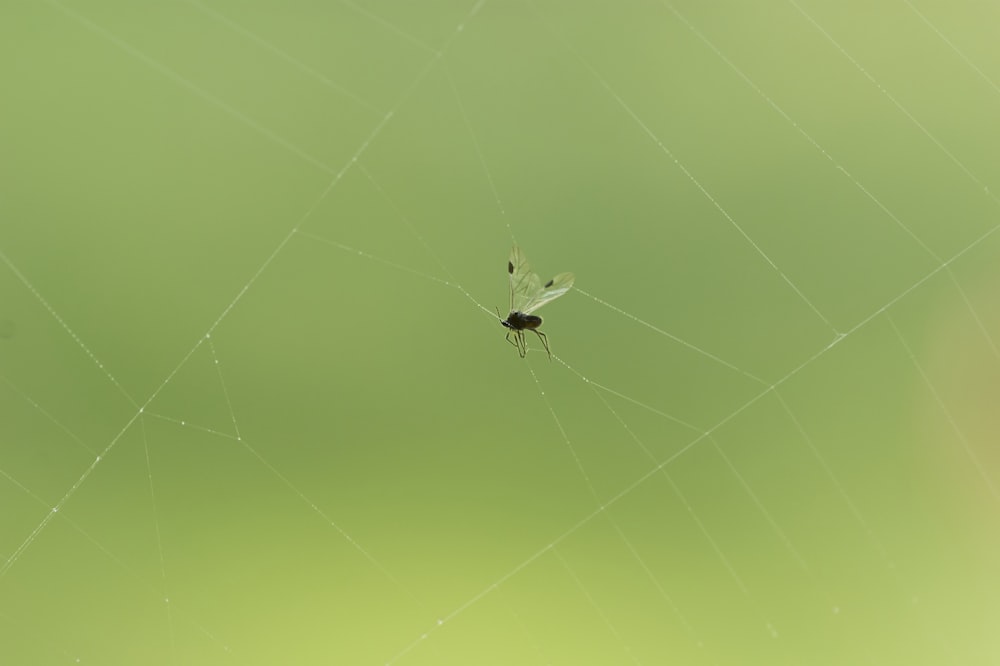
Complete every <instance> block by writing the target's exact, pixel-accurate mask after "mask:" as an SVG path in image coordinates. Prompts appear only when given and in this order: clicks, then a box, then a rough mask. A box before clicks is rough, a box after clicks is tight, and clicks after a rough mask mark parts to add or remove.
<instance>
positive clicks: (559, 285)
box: [521, 273, 576, 314]
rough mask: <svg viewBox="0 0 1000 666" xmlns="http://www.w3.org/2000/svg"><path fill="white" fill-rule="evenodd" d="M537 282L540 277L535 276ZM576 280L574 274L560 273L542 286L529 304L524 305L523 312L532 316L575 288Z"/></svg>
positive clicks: (529, 300) (530, 299)
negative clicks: (571, 288) (574, 282)
mask: <svg viewBox="0 0 1000 666" xmlns="http://www.w3.org/2000/svg"><path fill="white" fill-rule="evenodd" d="M532 277H534V278H535V281H536V282H537V281H538V276H537V275H533V276H532ZM574 279H576V276H574V275H573V274H572V273H560V274H559V275H557V276H555V277H554V278H552V279H551V280H549V281H548V282H546V283H545V284H544V285H541V286H540V287H539V288H538V290H537V291H536V292H535V295H534V296H532V297H531V298H529V299H528V302H527V303H525V304H524V306H523V308H522V309H521V312H523V313H524V314H531V313H532V312H534V311H535V310H537V309H538V308H540V307H542V306H543V305H545V304H546V303H548V302H549V301H554V300H555V299H557V298H559V297H560V296H562V295H563V294H565V293H566V292H567V291H569V290H570V287H572V286H573V280H574Z"/></svg>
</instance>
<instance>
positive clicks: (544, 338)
mask: <svg viewBox="0 0 1000 666" xmlns="http://www.w3.org/2000/svg"><path fill="white" fill-rule="evenodd" d="M531 331H532V332H533V333H534V334H535V335H537V336H538V339H539V340H541V341H542V346H543V347H545V353H546V354H548V355H549V360H550V361H551V360H552V352H551V351H550V350H549V338H548V336H547V335H545V334H544V333H542V332H541V331H538V330H535V329H531Z"/></svg>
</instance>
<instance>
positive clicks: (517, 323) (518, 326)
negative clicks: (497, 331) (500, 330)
mask: <svg viewBox="0 0 1000 666" xmlns="http://www.w3.org/2000/svg"><path fill="white" fill-rule="evenodd" d="M500 323H501V324H503V325H504V326H506V327H507V328H511V329H514V330H515V331H523V330H524V329H526V328H528V329H534V328H538V327H539V326H541V325H542V318H541V317H538V316H535V315H530V314H524V313H523V312H517V311H516V310H515V311H514V312H511V313H510V314H509V315H507V319H506V320H501V321H500Z"/></svg>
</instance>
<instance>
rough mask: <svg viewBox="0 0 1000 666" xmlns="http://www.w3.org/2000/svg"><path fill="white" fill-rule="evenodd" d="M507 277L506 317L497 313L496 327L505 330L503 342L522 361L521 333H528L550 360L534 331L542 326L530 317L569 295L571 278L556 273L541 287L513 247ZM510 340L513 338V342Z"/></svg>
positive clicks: (541, 337) (538, 319)
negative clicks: (508, 292) (497, 321)
mask: <svg viewBox="0 0 1000 666" xmlns="http://www.w3.org/2000/svg"><path fill="white" fill-rule="evenodd" d="M507 274H508V277H509V278H510V314H508V315H507V318H506V319H504V318H503V316H502V315H501V314H500V311H499V310H497V316H498V317H500V324H501V325H502V326H504V327H505V328H506V329H507V338H506V339H507V342H509V343H510V344H512V345H514V346H515V347H517V353H518V354H520V355H521V358H524V355H525V354H526V353H527V352H528V344H527V341H526V340H525V339H524V332H525V331H531V332H532V333H534V334H535V335H537V336H538V339H539V340H541V341H542V346H543V347H545V353H546V354H548V355H549V360H552V352H551V351H550V350H549V341H548V338H547V337H546V335H545V334H544V333H542V332H541V331H539V330H538V327H539V326H541V325H542V318H541V317H539V316H537V315H533V314H531V313H532V312H534V311H535V310H537V309H538V308H540V307H542V306H543V305H545V304H546V303H548V302H549V301H553V300H555V299H557V298H559V297H560V296H562V295H563V294H565V293H566V292H567V291H569V290H570V287H572V286H573V280H574V276H573V274H572V273H560V274H559V275H557V276H555V277H554V278H552V279H551V280H549V281H548V282H546V283H545V284H542V280H541V279H540V278H539V277H538V274H537V273H532V272H531V267H530V266H529V265H528V259H527V258H526V257H525V256H524V252H522V251H521V248H520V247H518V246H517V245H516V244H515V245H514V247H513V248H511V250H510V259H509V260H508V261H507ZM511 336H514V339H513V340H511Z"/></svg>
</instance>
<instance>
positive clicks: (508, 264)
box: [507, 261, 514, 275]
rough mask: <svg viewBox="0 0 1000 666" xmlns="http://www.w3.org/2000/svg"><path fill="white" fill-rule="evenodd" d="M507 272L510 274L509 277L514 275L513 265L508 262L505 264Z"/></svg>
mask: <svg viewBox="0 0 1000 666" xmlns="http://www.w3.org/2000/svg"><path fill="white" fill-rule="evenodd" d="M507 272H508V273H510V274H511V275H513V274H514V264H513V262H510V261H508V262H507Z"/></svg>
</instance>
